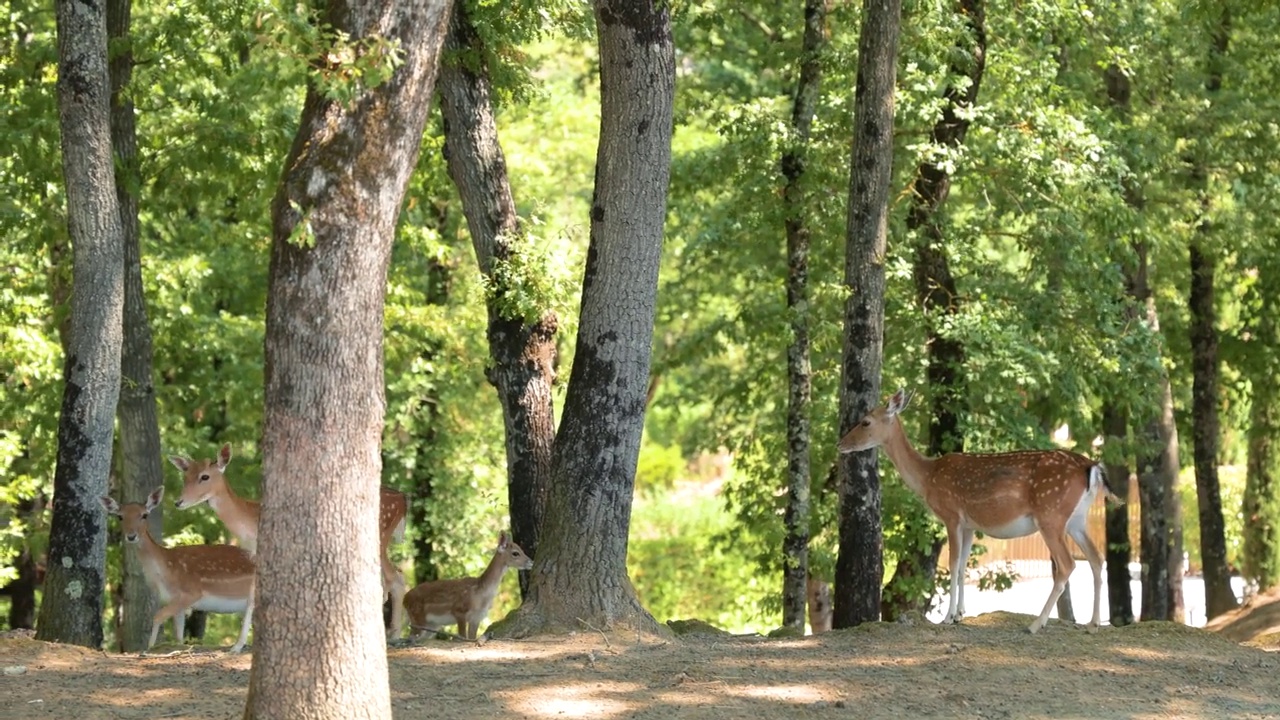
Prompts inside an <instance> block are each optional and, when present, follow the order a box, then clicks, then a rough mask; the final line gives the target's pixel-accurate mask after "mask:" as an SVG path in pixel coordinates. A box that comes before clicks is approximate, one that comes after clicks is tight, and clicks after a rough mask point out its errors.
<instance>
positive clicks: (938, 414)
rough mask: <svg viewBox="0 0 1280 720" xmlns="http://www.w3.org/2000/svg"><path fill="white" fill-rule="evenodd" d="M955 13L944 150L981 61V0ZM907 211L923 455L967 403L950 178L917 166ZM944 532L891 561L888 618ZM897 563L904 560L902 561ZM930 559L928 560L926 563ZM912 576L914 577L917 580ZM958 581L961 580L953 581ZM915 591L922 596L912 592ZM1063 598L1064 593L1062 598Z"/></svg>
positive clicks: (963, 119)
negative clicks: (925, 436) (921, 338)
mask: <svg viewBox="0 0 1280 720" xmlns="http://www.w3.org/2000/svg"><path fill="white" fill-rule="evenodd" d="M959 11H960V13H961V15H963V16H964V19H965V23H966V24H967V25H968V26H969V32H970V35H971V36H970V37H969V38H968V39H967V40H966V41H965V42H963V43H962V44H961V45H960V46H959V47H957V48H955V51H954V52H953V53H952V58H953V61H952V63H951V74H952V75H953V76H955V77H956V78H957V79H958V78H965V79H966V82H965V83H952V84H950V85H948V86H947V89H946V91H945V92H944V93H943V98H944V99H945V100H946V104H945V105H943V107H942V117H941V118H939V119H938V122H937V123H935V124H934V126H933V132H932V141H933V143H934V144H936V145H938V146H941V147H945V148H951V149H954V148H958V147H960V146H961V145H963V144H964V138H965V135H966V134H968V132H969V124H970V121H969V117H970V115H969V113H968V112H967V111H968V109H969V108H972V107H973V104H974V103H975V102H977V99H978V88H979V87H980V86H981V84H982V74H983V70H984V69H985V68H986V59H987V30H986V4H985V2H984V0H963V2H961V4H960V8H959ZM914 191H915V192H914V193H913V195H912V201H911V208H910V210H909V211H908V212H907V229H908V230H909V231H911V233H912V235H913V236H914V242H915V265H914V267H913V272H912V276H913V279H914V281H915V286H916V302H918V303H919V305H920V312H921V314H922V315H923V316H924V318H925V352H926V355H927V357H928V370H927V378H928V384H929V392H928V395H929V399H930V401H931V404H930V413H929V448H928V451H927V454H928V455H930V456H937V455H941V454H942V453H946V452H961V451H963V450H964V433H963V431H962V430H961V428H960V415H961V413H962V412H963V411H964V408H965V406H966V405H967V401H966V398H965V380H964V345H963V344H961V342H960V341H959V340H957V339H956V338H952V337H947V336H946V335H944V334H943V333H942V332H941V328H942V327H943V326H944V325H945V324H946V319H947V318H950V317H952V316H954V315H955V314H956V313H958V312H959V311H960V295H959V292H957V290H956V281H955V278H954V277H953V276H952V274H951V263H950V261H949V259H948V258H947V253H946V250H945V245H944V242H945V237H944V233H943V230H942V222H941V219H940V218H939V208H941V207H942V203H943V202H945V201H946V199H947V196H948V195H949V194H950V193H951V174H950V173H949V172H948V171H947V168H946V167H945V166H943V165H939V164H937V163H933V162H924V163H921V164H920V167H919V169H918V170H917V171H916V180H915V183H914ZM918 507H919V506H918V505H913V506H912V508H913V510H912V512H919V513H920V515H921V517H920V519H919V520H918V521H917V522H919V523H926V522H928V520H927V516H926V514H925V511H923V510H915V509H914V508H918ZM945 537H946V536H945V534H944V533H941V532H936V531H935V537H934V541H933V542H931V543H927V544H922V545H917V546H915V547H914V548H913V550H912V551H910V552H911V553H912V555H911V556H910V557H904V558H899V560H898V565H897V567H896V568H895V569H894V572H893V578H892V579H891V580H890V581H889V585H888V587H887V588H886V589H885V596H886V598H892V599H894V600H896V601H901V602H904V603H906V604H905V605H902V606H899V607H894V608H892V610H891V614H892V615H894V616H895V617H896V616H897V615H900V614H901V613H903V612H906V611H908V610H919V611H925V610H927V609H928V603H929V601H930V600H931V599H932V596H933V594H932V592H931V591H932V589H933V578H934V576H935V575H936V574H937V569H938V568H937V566H938V555H939V554H940V553H941V548H942V544H943V542H944V541H945ZM904 560H905V562H904ZM931 560H932V562H930V561H931ZM917 574H920V575H919V576H917ZM961 580H963V579H961ZM921 586H924V587H927V588H928V589H929V591H930V592H929V593H928V594H924V595H922V594H921V593H920V592H919V588H920V587H921ZM1064 595H1065V593H1064Z"/></svg>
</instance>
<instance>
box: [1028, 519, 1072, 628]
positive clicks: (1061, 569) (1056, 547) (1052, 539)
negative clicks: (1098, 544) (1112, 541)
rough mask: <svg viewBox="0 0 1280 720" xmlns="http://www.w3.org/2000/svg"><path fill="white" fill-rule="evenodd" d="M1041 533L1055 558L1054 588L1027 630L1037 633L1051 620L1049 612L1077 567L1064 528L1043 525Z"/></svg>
mask: <svg viewBox="0 0 1280 720" xmlns="http://www.w3.org/2000/svg"><path fill="white" fill-rule="evenodd" d="M1040 534H1041V535H1043V536H1044V543H1045V545H1047V546H1049V556H1050V557H1051V558H1053V589H1052V590H1050V591H1049V599H1048V600H1046V601H1045V604H1044V609H1043V610H1041V611H1040V617H1038V618H1036V619H1035V621H1034V622H1032V623H1031V626H1030V627H1028V628H1027V631H1028V632H1030V633H1032V634H1035V633H1036V632H1037V631H1039V630H1040V628H1042V627H1044V624H1045V623H1046V622H1048V620H1049V612H1050V611H1052V610H1053V606H1054V605H1055V604H1057V602H1058V597H1059V596H1061V595H1062V591H1063V590H1065V589H1066V588H1067V580H1068V579H1069V578H1070V577H1071V571H1072V570H1074V569H1075V567H1076V561H1075V559H1074V558H1072V557H1071V549H1070V548H1068V547H1067V533H1066V531H1065V529H1064V528H1057V529H1054V530H1051V529H1049V528H1045V527H1041V529H1040Z"/></svg>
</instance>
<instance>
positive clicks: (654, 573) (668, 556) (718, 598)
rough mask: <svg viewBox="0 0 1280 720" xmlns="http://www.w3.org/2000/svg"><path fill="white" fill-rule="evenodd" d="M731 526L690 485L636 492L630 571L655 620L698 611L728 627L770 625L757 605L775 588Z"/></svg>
mask: <svg viewBox="0 0 1280 720" xmlns="http://www.w3.org/2000/svg"><path fill="white" fill-rule="evenodd" d="M731 525H733V520H732V518H731V517H730V516H729V515H727V514H726V513H724V511H723V509H722V508H721V507H720V503H719V501H718V500H716V498H714V497H709V496H704V495H698V494H696V493H694V491H693V489H692V488H679V489H676V490H674V491H671V492H659V493H654V494H653V495H652V496H645V497H640V498H637V500H636V503H635V506H634V509H633V511H632V522H631V538H630V541H629V546H628V553H627V570H628V573H629V574H630V577H631V580H632V582H633V583H634V584H635V587H636V592H637V593H638V594H639V596H640V601H641V603H642V604H643V605H644V606H645V608H647V609H648V610H649V612H650V613H652V614H653V616H654V617H655V618H657V619H658V621H659V622H666V621H667V620H671V619H687V618H694V617H696V618H697V619H699V620H704V621H706V622H709V623H711V624H712V625H715V626H716V627H720V628H725V629H728V630H730V631H732V632H748V631H753V630H759V629H760V628H761V627H763V626H768V625H769V621H768V620H767V619H765V618H763V617H761V615H760V613H759V608H760V606H761V602H762V600H763V598H764V596H765V595H766V594H768V593H769V592H770V591H771V590H772V588H770V587H769V585H770V583H767V582H765V581H762V579H761V578H760V576H759V575H757V573H756V572H755V571H754V569H753V567H752V565H751V564H750V562H749V555H748V554H747V553H746V551H745V548H743V547H742V546H740V545H738V544H736V543H733V542H727V541H726V540H725V539H724V533H725V532H726V531H728V530H729V529H730V526H731Z"/></svg>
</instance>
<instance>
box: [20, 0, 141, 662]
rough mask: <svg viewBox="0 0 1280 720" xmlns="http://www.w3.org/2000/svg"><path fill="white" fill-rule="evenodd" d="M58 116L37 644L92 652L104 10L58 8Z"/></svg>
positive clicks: (107, 407) (106, 97)
mask: <svg viewBox="0 0 1280 720" xmlns="http://www.w3.org/2000/svg"><path fill="white" fill-rule="evenodd" d="M55 5H56V8H57V16H58V21H57V22H58V115H59V118H58V119H59V125H60V126H61V129H62V171H63V176H64V178H65V180H66V192H67V226H68V230H69V234H70V237H71V244H72V249H73V261H72V262H73V266H74V271H73V279H72V294H71V318H70V342H69V343H68V352H67V355H66V359H65V365H64V374H63V377H64V382H65V386H64V388H63V395H62V410H61V413H60V415H59V417H58V457H57V463H58V465H57V470H56V471H55V472H54V477H53V521H52V525H51V526H50V528H49V562H48V573H47V575H46V577H45V584H44V601H43V603H42V604H41V607H40V619H39V627H38V629H37V634H36V637H37V638H38V639H40V640H48V641H53V642H63V643H72V644H76V645H86V646H89V647H94V648H96V647H99V646H101V645H102V603H103V597H102V595H103V589H104V587H105V570H106V567H105V566H106V550H107V546H106V539H107V534H106V527H107V523H106V514H105V513H103V511H102V504H101V501H100V500H99V498H100V497H101V496H102V495H105V494H106V492H107V476H108V474H109V473H110V471H111V445H112V443H111V439H112V437H113V435H114V418H115V413H116V401H117V400H118V398H119V395H120V348H121V343H122V341H121V316H122V313H123V308H124V276H123V268H124V257H123V252H124V248H123V242H122V239H121V228H120V211H119V208H118V207H117V206H116V191H115V177H114V174H113V172H114V171H113V168H112V157H111V115H110V112H111V111H110V96H111V88H110V82H109V79H108V75H107V14H106V5H105V4H96V5H93V4H84V3H78V2H73V1H71V0H57V2H56V3H55Z"/></svg>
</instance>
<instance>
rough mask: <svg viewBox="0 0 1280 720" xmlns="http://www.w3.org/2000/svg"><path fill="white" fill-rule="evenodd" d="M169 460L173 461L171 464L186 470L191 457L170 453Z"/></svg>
mask: <svg viewBox="0 0 1280 720" xmlns="http://www.w3.org/2000/svg"><path fill="white" fill-rule="evenodd" d="M169 462H171V463H173V466H174V467H176V468H178V469H179V470H181V471H182V472H186V471H187V468H189V467H191V459H190V458H184V457H182V456H181V455H170V456H169Z"/></svg>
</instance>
